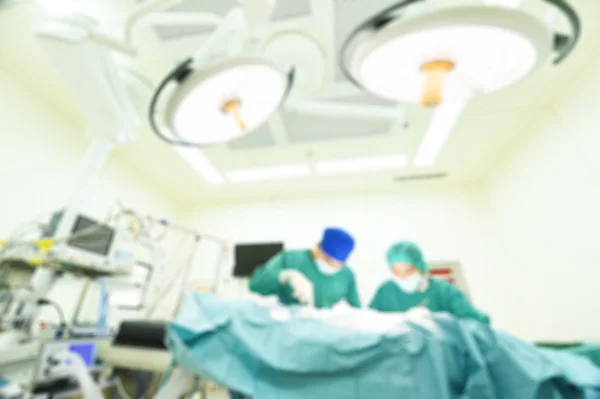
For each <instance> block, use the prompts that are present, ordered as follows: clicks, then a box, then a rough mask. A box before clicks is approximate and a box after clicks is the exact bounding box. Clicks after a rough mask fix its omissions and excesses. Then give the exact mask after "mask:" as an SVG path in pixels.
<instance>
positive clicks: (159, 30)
mask: <svg viewBox="0 0 600 399" xmlns="http://www.w3.org/2000/svg"><path fill="white" fill-rule="evenodd" d="M214 30H215V27H214V26H208V25H199V26H193V25H186V26H178V25H166V26H156V27H154V31H155V32H156V35H157V36H158V38H159V39H160V40H174V39H181V38H185V37H190V36H198V35H206V34H209V33H211V32H213V31H214Z"/></svg>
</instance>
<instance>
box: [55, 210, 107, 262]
mask: <svg viewBox="0 0 600 399" xmlns="http://www.w3.org/2000/svg"><path fill="white" fill-rule="evenodd" d="M114 234H115V232H114V230H113V229H111V228H110V227H108V226H105V225H102V224H99V223H97V222H95V221H94V220H92V219H88V218H86V217H84V216H78V217H77V220H76V221H75V226H73V230H72V231H71V238H69V240H68V241H67V243H68V244H69V245H70V246H72V247H76V248H79V249H83V250H84V251H89V252H93V253H95V254H98V255H108V252H109V251H110V247H111V245H112V242H113V238H114Z"/></svg>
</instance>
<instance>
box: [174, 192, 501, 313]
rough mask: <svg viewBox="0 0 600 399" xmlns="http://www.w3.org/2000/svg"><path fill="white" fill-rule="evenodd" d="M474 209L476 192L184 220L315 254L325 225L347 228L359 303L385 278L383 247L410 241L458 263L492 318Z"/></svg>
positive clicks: (271, 206) (206, 213)
mask: <svg viewBox="0 0 600 399" xmlns="http://www.w3.org/2000/svg"><path fill="white" fill-rule="evenodd" d="M481 205H482V202H480V198H479V196H478V194H477V193H476V192H475V193H440V194H415V195H383V196H380V195H358V196H356V197H353V198H349V197H344V198H343V199H342V198H335V197H331V198H322V199H305V200H297V201H278V202H274V201H269V202H256V203H249V204H238V205H235V204H232V205H222V206H218V207H214V208H210V209H204V208H198V209H195V210H191V211H190V213H189V215H188V216H186V217H185V219H186V220H187V223H189V224H190V225H192V226H194V227H195V228H198V229H199V230H201V231H206V232H210V233H213V234H216V235H219V236H224V237H228V238H230V239H231V240H233V241H235V242H249V243H252V242H255V243H257V242H265V241H284V242H285V245H286V248H288V249H291V248H312V247H314V246H315V245H316V244H317V242H318V240H319V239H320V235H321V233H322V230H323V228H324V227H326V226H330V225H333V226H341V227H343V228H346V229H347V230H348V231H350V232H351V233H352V234H353V235H354V236H355V238H356V240H357V246H356V250H355V252H354V254H353V255H352V258H351V259H350V261H349V263H350V265H351V267H352V268H353V270H354V271H355V273H356V275H357V279H358V285H359V291H360V295H361V298H362V301H363V303H368V302H369V301H370V300H371V298H372V296H373V294H374V292H375V290H376V289H377V287H378V285H379V284H381V283H382V282H383V281H385V280H386V279H388V277H389V274H388V273H389V272H388V268H387V266H386V262H385V252H386V250H387V248H388V246H389V245H390V244H392V243H393V242H394V241H397V240H402V239H411V240H415V241H416V242H418V243H419V244H420V245H421V246H422V248H423V250H424V252H425V254H426V256H427V258H428V259H429V260H430V261H460V262H461V263H462V265H463V268H464V272H465V275H466V278H467V283H468V286H469V288H470V291H471V294H472V295H473V297H474V300H475V302H476V303H477V304H478V305H479V306H481V307H482V308H484V309H486V310H489V311H493V310H494V306H495V303H494V292H493V284H494V275H493V273H490V271H493V270H494V268H491V267H490V264H491V263H492V261H493V260H492V259H491V258H490V255H489V249H488V241H487V239H488V237H489V232H488V231H487V230H486V229H487V228H486V226H485V224H484V223H482V222H481V220H482V218H483V217H485V212H484V209H483V208H482V207H481ZM228 272H230V271H229V270H228ZM207 278H210V275H209V276H207ZM244 287H245V284H244V282H241V283H240V282H238V283H237V284H234V287H233V288H232V287H229V289H226V290H225V292H226V293H228V294H238V295H244V294H245V293H246V292H247V291H245V289H244ZM490 287H491V288H490ZM232 291H233V292H232Z"/></svg>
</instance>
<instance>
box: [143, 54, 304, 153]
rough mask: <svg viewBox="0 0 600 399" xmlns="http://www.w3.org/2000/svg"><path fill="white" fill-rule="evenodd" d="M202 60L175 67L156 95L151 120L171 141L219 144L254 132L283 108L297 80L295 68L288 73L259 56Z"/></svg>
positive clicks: (166, 139)
mask: <svg viewBox="0 0 600 399" xmlns="http://www.w3.org/2000/svg"><path fill="white" fill-rule="evenodd" d="M196 64H197V63H196V62H195V61H194V60H193V59H191V60H189V61H186V62H184V63H182V64H181V65H179V66H178V67H177V68H175V69H174V70H173V71H172V72H171V73H170V74H169V75H168V76H167V77H166V78H165V79H164V81H163V82H162V83H161V84H160V85H159V87H158V89H157V90H156V92H155V94H154V96H153V98H152V101H151V105H150V124H151V126H152V127H153V130H154V131H155V133H156V134H157V135H158V136H159V137H160V138H162V139H163V140H165V141H167V142H169V143H171V144H176V145H183V146H205V145H214V144H221V143H225V142H228V141H231V140H234V139H236V138H239V137H241V136H244V135H247V134H249V133H250V132H252V131H253V130H255V129H256V128H257V127H258V126H260V125H261V124H262V123H264V122H265V121H266V120H267V119H268V118H269V117H270V116H271V115H272V114H273V113H274V112H275V111H276V110H277V109H278V108H279V106H280V105H281V103H282V102H283V101H284V100H285V98H286V96H287V93H288V91H289V89H290V86H291V84H292V81H293V71H292V72H290V73H288V74H287V75H285V74H283V73H282V72H281V71H280V70H279V69H278V68H276V67H275V66H273V65H271V64H270V63H269V62H267V61H265V60H262V59H258V58H240V59H233V60H225V61H220V62H216V63H213V64H211V65H209V66H202V67H199V66H198V65H196Z"/></svg>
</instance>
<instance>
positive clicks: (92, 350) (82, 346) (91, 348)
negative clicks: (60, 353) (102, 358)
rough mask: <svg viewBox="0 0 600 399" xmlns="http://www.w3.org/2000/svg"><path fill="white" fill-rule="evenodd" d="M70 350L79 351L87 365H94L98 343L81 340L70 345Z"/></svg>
mask: <svg viewBox="0 0 600 399" xmlns="http://www.w3.org/2000/svg"><path fill="white" fill-rule="evenodd" d="M69 352H73V353H77V354H78V355H79V356H80V357H81V359H82V360H83V362H84V363H85V365H86V366H87V367H92V366H94V365H95V364H94V363H95V361H96V344H95V343H94V342H80V343H75V344H71V345H69Z"/></svg>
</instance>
